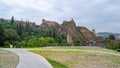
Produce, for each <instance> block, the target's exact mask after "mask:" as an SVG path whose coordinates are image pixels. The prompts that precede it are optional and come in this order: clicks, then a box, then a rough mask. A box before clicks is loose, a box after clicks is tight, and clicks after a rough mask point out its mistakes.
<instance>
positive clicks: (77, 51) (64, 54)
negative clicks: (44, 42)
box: [30, 47, 120, 68]
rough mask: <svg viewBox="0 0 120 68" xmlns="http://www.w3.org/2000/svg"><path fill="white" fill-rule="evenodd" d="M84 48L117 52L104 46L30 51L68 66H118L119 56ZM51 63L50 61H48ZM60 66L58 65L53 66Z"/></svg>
mask: <svg viewBox="0 0 120 68" xmlns="http://www.w3.org/2000/svg"><path fill="white" fill-rule="evenodd" d="M86 50H97V51H104V52H112V53H117V52H116V51H113V50H109V49H104V48H94V47H93V48H78V47H77V48H74V47H70V48H69V47H67V48H66V47H65V48H61V47H57V48H40V49H39V48H37V49H32V50H30V51H32V52H34V53H37V54H40V55H42V56H44V57H45V58H49V59H51V60H54V61H56V62H58V63H61V64H63V65H65V66H67V67H68V68H120V56H115V55H111V54H105V53H99V52H92V51H86ZM50 63H51V62H50ZM53 67H54V68H60V67H59V66H58V67H56V66H53Z"/></svg>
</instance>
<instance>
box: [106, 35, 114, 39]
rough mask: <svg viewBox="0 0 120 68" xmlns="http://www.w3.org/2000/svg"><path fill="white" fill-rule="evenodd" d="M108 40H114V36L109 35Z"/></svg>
mask: <svg viewBox="0 0 120 68" xmlns="http://www.w3.org/2000/svg"><path fill="white" fill-rule="evenodd" d="M108 39H110V40H115V39H116V38H115V36H114V35H109V36H108Z"/></svg>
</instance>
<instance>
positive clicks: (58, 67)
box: [46, 58, 68, 68]
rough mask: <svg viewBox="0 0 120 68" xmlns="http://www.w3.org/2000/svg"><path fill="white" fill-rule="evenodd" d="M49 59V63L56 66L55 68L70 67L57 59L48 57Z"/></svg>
mask: <svg viewBox="0 0 120 68" xmlns="http://www.w3.org/2000/svg"><path fill="white" fill-rule="evenodd" d="M46 59H47V60H48V62H49V63H51V65H52V66H53V67H54V68H68V67H67V66H65V65H63V64H61V63H59V62H57V61H55V60H52V59H50V58H46Z"/></svg>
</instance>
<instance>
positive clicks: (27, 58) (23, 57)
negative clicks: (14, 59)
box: [7, 49, 53, 68]
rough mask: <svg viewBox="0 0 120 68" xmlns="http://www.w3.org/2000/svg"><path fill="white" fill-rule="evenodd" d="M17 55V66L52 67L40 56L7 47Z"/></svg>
mask: <svg viewBox="0 0 120 68" xmlns="http://www.w3.org/2000/svg"><path fill="white" fill-rule="evenodd" d="M7 50H10V51H12V52H14V53H16V54H17V55H18V56H19V58H20V59H19V64H18V66H17V68H53V67H52V66H51V64H49V62H48V61H47V60H46V59H45V58H44V57H42V56H40V55H37V54H34V53H32V52H28V51H26V50H20V49H7Z"/></svg>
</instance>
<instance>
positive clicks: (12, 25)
mask: <svg viewBox="0 0 120 68" xmlns="http://www.w3.org/2000/svg"><path fill="white" fill-rule="evenodd" d="M10 25H11V27H12V28H13V29H16V27H17V25H16V23H15V20H14V16H12V18H11V21H10Z"/></svg>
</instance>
